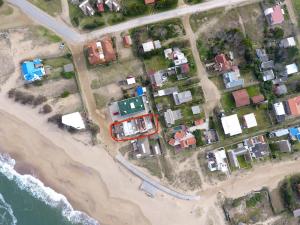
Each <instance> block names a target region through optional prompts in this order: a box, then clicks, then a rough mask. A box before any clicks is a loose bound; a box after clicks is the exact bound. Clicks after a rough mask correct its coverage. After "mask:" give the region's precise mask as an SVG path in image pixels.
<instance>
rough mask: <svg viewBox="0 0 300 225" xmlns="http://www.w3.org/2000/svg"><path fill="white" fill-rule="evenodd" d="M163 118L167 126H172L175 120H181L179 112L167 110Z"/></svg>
mask: <svg viewBox="0 0 300 225" xmlns="http://www.w3.org/2000/svg"><path fill="white" fill-rule="evenodd" d="M164 118H165V121H166V125H167V126H171V125H174V124H175V122H176V120H179V119H181V118H182V115H181V110H180V109H178V110H174V111H172V110H171V109H168V110H167V111H166V112H164Z"/></svg>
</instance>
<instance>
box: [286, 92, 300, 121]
mask: <svg viewBox="0 0 300 225" xmlns="http://www.w3.org/2000/svg"><path fill="white" fill-rule="evenodd" d="M287 102H288V106H289V109H290V114H291V115H293V116H299V115H300V96H297V97H294V98H290V99H289V100H288V101H287Z"/></svg>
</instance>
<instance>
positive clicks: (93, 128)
mask: <svg viewBox="0 0 300 225" xmlns="http://www.w3.org/2000/svg"><path fill="white" fill-rule="evenodd" d="M88 129H89V130H90V131H91V133H92V135H93V136H96V135H97V134H98V133H99V132H100V128H99V126H98V125H97V124H95V123H93V122H89V123H88Z"/></svg>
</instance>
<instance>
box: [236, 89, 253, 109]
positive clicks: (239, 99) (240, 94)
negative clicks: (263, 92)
mask: <svg viewBox="0 0 300 225" xmlns="http://www.w3.org/2000/svg"><path fill="white" fill-rule="evenodd" d="M232 96H233V98H234V101H235V105H236V107H242V106H246V105H250V98H249V95H248V92H247V90H246V89H241V90H238V91H234V92H232Z"/></svg>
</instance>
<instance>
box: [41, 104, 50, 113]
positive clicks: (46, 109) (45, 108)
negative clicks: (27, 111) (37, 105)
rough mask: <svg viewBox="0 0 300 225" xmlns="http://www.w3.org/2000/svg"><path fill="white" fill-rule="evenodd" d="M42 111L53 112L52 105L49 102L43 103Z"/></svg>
mask: <svg viewBox="0 0 300 225" xmlns="http://www.w3.org/2000/svg"><path fill="white" fill-rule="evenodd" d="M41 112H42V113H45V114H47V113H51V112H52V107H51V106H50V105H49V104H45V105H43V108H42V110H41Z"/></svg>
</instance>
